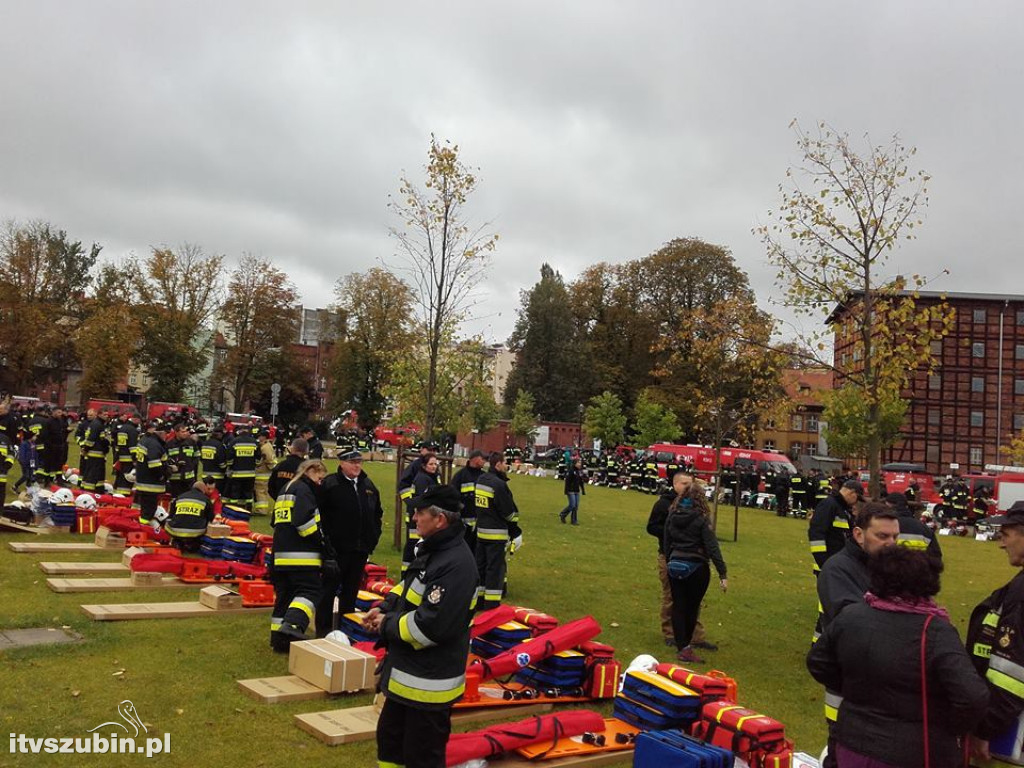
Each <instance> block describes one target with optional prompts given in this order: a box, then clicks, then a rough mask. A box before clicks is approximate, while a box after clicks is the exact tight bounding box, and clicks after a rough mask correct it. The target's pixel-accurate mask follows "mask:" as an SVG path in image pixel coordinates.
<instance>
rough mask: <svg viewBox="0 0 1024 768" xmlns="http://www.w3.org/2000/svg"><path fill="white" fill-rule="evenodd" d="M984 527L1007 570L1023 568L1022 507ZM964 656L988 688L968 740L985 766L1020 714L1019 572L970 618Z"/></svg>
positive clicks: (1022, 633)
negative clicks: (994, 531) (994, 534)
mask: <svg viewBox="0 0 1024 768" xmlns="http://www.w3.org/2000/svg"><path fill="white" fill-rule="evenodd" d="M988 523H989V524H990V525H993V526H997V527H998V528H999V533H1000V537H999V546H1000V548H1002V549H1003V550H1004V551H1005V552H1006V557H1007V559H1008V560H1009V563H1010V565H1011V566H1013V567H1014V568H1021V567H1022V566H1024V501H1017V502H1014V504H1013V506H1011V507H1010V508H1009V509H1008V510H1007V511H1006V513H1005V514H1002V515H998V516H996V517H990V518H989V519H988ZM967 653H968V654H970V656H971V660H972V661H973V662H974V666H975V668H976V669H977V670H978V673H979V674H981V675H984V677H985V681H986V682H987V683H988V687H989V693H990V698H989V704H988V709H987V710H986V711H985V716H984V718H983V719H982V721H981V724H980V725H979V726H978V727H977V728H976V729H975V731H974V734H973V735H972V737H971V751H972V753H973V754H974V756H975V757H978V758H980V759H983V760H987V759H989V742H990V741H992V740H993V739H995V738H997V737H1000V736H1003V735H1005V734H1006V733H1007V732H1008V731H1009V730H1010V729H1011V728H1014V727H1016V725H1017V722H1018V719H1019V718H1020V716H1021V713H1022V712H1024V571H1018V572H1017V575H1016V576H1014V577H1013V579H1011V580H1010V582H1009V583H1008V584H1006V585H1005V586H1003V587H1000V588H999V589H997V590H996V591H995V592H993V593H992V594H991V595H989V596H988V597H987V598H986V599H985V600H984V601H982V603H981V604H980V605H979V606H978V607H977V608H975V609H974V611H973V612H972V613H971V620H970V622H969V624H968V628H967ZM997 764H998V765H1004V763H1002V762H998V763H997ZM1014 764H1017V763H1016V761H1014ZM972 765H973V763H972ZM986 765H987V763H986Z"/></svg>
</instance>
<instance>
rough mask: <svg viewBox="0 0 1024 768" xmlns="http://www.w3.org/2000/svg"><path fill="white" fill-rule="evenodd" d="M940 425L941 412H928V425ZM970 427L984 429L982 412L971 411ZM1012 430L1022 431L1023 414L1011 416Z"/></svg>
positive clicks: (935, 410)
mask: <svg viewBox="0 0 1024 768" xmlns="http://www.w3.org/2000/svg"><path fill="white" fill-rule="evenodd" d="M941 423H942V411H940V410H938V409H937V408H933V409H931V410H930V411H928V424H929V425H931V426H938V425H939V424H941ZM970 424H971V426H972V427H984V426H985V412H984V411H971V421H970ZM1013 428H1014V429H1015V430H1016V429H1024V413H1015V414H1013Z"/></svg>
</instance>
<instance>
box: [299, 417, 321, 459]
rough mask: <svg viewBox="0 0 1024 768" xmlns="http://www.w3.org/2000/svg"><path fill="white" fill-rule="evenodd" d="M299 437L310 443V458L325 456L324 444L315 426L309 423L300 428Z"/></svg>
mask: <svg viewBox="0 0 1024 768" xmlns="http://www.w3.org/2000/svg"><path fill="white" fill-rule="evenodd" d="M299 437H301V438H302V439H303V440H305V441H306V442H307V443H308V444H309V458H311V459H322V458H323V457H324V444H323V443H321V442H320V438H319V437H317V436H316V433H315V432H314V431H313V428H312V427H311V426H309V425H308V424H307V425H306V426H304V427H303V428H302V429H301V430H299Z"/></svg>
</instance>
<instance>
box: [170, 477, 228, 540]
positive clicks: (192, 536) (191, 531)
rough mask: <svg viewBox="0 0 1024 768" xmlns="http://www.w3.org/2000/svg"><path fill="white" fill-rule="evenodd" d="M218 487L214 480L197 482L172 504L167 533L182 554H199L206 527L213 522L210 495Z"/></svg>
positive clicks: (208, 479)
mask: <svg viewBox="0 0 1024 768" xmlns="http://www.w3.org/2000/svg"><path fill="white" fill-rule="evenodd" d="M215 489H216V487H215V486H214V484H213V478H209V477H207V478H204V479H203V480H197V481H196V482H195V483H193V484H192V487H191V488H190V489H189V490H187V491H185V492H184V493H183V494H181V495H180V496H178V498H176V499H175V500H174V501H172V502H171V508H170V510H169V512H170V517H169V518H168V520H167V525H166V526H165V527H166V529H167V533H169V534H170V535H171V542H172V543H173V544H174V546H176V547H177V548H178V549H179V550H181V551H182V552H198V551H199V545H200V543H201V541H202V537H203V534H205V533H206V526H208V525H209V524H210V523H212V522H213V502H212V501H210V494H211V493H213V491H214V490H215Z"/></svg>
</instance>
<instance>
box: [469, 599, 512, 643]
mask: <svg viewBox="0 0 1024 768" xmlns="http://www.w3.org/2000/svg"><path fill="white" fill-rule="evenodd" d="M514 613H515V609H514V608H512V606H511V605H498V606H496V607H495V608H491V609H490V610H489V611H481V612H480V613H478V614H476V615H475V616H474V617H473V623H472V624H471V625H470V627H469V637H470V639H473V638H475V637H480V635H485V634H487V633H488V632H490V631H491V630H492V629H495V628H496V627H500V626H501V625H502V624H507V623H508V622H510V621H512V614H514Z"/></svg>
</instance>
